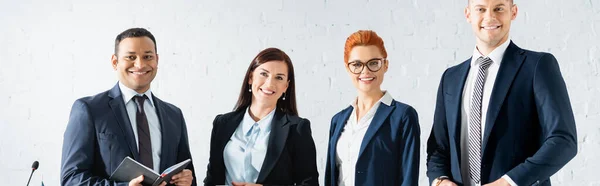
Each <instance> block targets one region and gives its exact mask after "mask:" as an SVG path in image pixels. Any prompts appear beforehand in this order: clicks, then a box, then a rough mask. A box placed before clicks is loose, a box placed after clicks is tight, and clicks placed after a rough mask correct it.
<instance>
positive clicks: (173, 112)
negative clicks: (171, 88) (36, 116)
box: [61, 84, 196, 186]
mask: <svg viewBox="0 0 600 186" xmlns="http://www.w3.org/2000/svg"><path fill="white" fill-rule="evenodd" d="M152 99H153V101H154V104H155V107H156V113H157V115H158V119H159V121H160V125H161V133H162V146H161V155H160V171H161V172H162V171H164V170H165V169H166V168H168V167H170V166H171V165H174V164H176V163H179V162H181V161H183V160H186V159H188V158H191V155H190V149H189V144H188V135H187V129H186V125H185V121H184V119H183V115H182V113H181V110H179V108H177V107H176V106H174V105H172V104H169V103H167V102H163V101H162V100H160V99H158V98H157V97H155V96H154V95H152ZM133 117H135V116H133ZM127 156H129V157H131V158H133V159H135V160H139V154H138V149H137V145H136V141H135V136H134V135H133V129H132V127H131V124H130V121H129V118H128V116H127V109H126V108H125V103H123V98H122V96H121V90H120V89H119V86H118V84H117V85H115V86H114V87H113V88H112V89H111V90H109V91H106V92H103V93H100V94H97V95H95V96H91V97H84V98H81V99H78V100H77V101H75V103H74V104H73V107H72V109H71V115H70V117H69V123H68V125H67V129H66V131H65V134H64V142H63V149H62V164H61V185H106V186H108V185H123V186H125V185H127V184H128V183H126V182H125V183H123V182H121V183H117V182H115V181H111V180H108V177H109V176H110V174H111V173H112V172H113V171H115V170H116V169H117V167H118V166H119V164H120V163H121V161H122V160H123V159H124V158H125V157H127ZM187 169H190V170H192V173H193V172H194V166H193V164H192V163H190V164H189V165H188V167H187ZM192 185H196V180H195V175H194V180H193V181H192Z"/></svg>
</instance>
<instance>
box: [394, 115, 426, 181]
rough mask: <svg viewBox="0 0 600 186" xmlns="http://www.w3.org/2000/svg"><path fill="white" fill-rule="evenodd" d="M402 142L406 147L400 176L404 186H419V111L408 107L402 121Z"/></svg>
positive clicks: (402, 153) (403, 149) (402, 157)
mask: <svg viewBox="0 0 600 186" xmlns="http://www.w3.org/2000/svg"><path fill="white" fill-rule="evenodd" d="M402 123H403V125H401V126H403V129H402V138H401V139H402V141H403V142H404V145H403V147H404V148H402V152H400V153H401V155H402V156H401V162H402V164H401V165H402V166H400V167H399V168H400V171H399V173H400V175H399V178H403V180H402V184H401V185H402V186H413V185H419V159H420V158H419V157H420V156H419V153H420V152H419V149H420V146H421V140H420V136H421V129H420V127H419V116H418V114H417V111H416V110H415V109H414V108H412V107H408V108H407V109H406V111H405V113H404V117H403V119H402Z"/></svg>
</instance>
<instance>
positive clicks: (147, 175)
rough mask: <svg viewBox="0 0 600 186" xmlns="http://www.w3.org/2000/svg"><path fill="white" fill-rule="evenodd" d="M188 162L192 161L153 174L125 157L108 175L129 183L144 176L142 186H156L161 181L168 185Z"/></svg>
mask: <svg viewBox="0 0 600 186" xmlns="http://www.w3.org/2000/svg"><path fill="white" fill-rule="evenodd" d="M190 162H192V160H191V159H187V160H185V161H182V162H179V163H178V164H175V165H173V166H171V167H169V168H167V169H165V171H163V172H162V174H158V173H156V172H154V170H152V169H150V168H148V167H146V166H144V165H142V164H141V163H139V162H137V161H135V160H133V159H131V158H130V157H125V159H123V161H122V162H121V164H119V167H117V170H115V172H113V173H112V175H110V178H109V179H110V180H114V181H122V182H129V181H131V180H132V179H134V178H137V177H138V176H140V175H144V181H143V182H142V183H143V184H144V185H152V186H157V185H160V183H162V182H163V181H164V182H167V183H169V181H171V177H173V176H174V175H175V174H177V173H179V172H181V171H182V170H183V169H184V168H185V167H187V165H188V164H190Z"/></svg>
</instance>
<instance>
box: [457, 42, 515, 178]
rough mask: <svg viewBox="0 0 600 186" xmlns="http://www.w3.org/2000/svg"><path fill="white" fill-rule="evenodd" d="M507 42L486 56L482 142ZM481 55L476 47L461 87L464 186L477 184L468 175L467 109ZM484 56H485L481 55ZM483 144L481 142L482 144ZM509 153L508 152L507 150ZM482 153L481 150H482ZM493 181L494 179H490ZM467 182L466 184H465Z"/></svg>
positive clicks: (461, 146) (468, 113)
mask: <svg viewBox="0 0 600 186" xmlns="http://www.w3.org/2000/svg"><path fill="white" fill-rule="evenodd" d="M508 44H510V38H509V39H507V40H506V41H505V42H504V43H502V44H501V45H500V46H498V47H497V48H496V49H494V50H493V51H492V52H490V53H489V55H488V56H487V57H489V58H490V59H491V60H492V61H493V62H492V64H491V65H490V67H489V68H488V69H487V76H486V77H485V82H484V83H483V98H482V100H481V134H482V135H481V141H482V142H483V135H484V131H485V126H486V124H487V123H486V122H487V110H488V106H489V103H490V96H491V94H492V89H493V88H494V83H495V81H496V76H497V75H498V70H499V69H500V63H501V62H502V58H503V57H504V52H506V48H508ZM482 56H483V55H482V54H481V53H480V52H479V50H478V49H477V47H475V49H474V50H473V57H472V58H471V69H470V70H469V74H468V75H467V80H466V82H465V85H464V89H463V97H462V105H461V109H460V110H461V128H460V130H461V133H460V150H461V155H462V156H461V157H460V158H461V161H460V162H461V165H460V166H461V173H462V177H463V180H464V181H463V182H464V183H465V186H469V185H472V186H475V185H477V184H476V183H475V182H474V181H473V180H472V179H471V178H470V176H469V149H468V143H469V137H468V134H469V123H468V121H469V115H470V114H471V113H470V112H469V111H470V110H471V99H472V95H473V86H474V84H475V80H476V79H477V73H478V70H477V69H479V66H480V65H481V63H477V59H479V57H482ZM483 57H484V58H485V57H486V56H483ZM482 145H483V144H482ZM507 153H510V152H507ZM482 155H483V152H482ZM502 178H504V179H506V180H507V181H508V182H509V183H510V184H511V185H512V186H516V185H517V184H515V183H514V182H513V181H512V179H510V177H508V175H504V176H502ZM491 181H495V180H491ZM467 184H468V185H467Z"/></svg>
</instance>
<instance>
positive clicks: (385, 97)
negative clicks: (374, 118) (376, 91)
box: [350, 90, 394, 108]
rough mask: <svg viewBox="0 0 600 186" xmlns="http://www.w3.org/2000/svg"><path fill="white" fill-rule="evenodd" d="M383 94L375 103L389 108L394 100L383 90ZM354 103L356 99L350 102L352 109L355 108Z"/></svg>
mask: <svg viewBox="0 0 600 186" xmlns="http://www.w3.org/2000/svg"><path fill="white" fill-rule="evenodd" d="M383 92H384V93H383V97H381V99H379V101H377V103H379V102H381V103H383V104H385V105H387V106H391V105H392V101H393V100H394V98H393V97H392V94H390V92H389V91H387V90H384V91H383ZM356 101H357V98H355V99H354V100H352V102H351V103H350V105H351V106H352V107H354V108H356Z"/></svg>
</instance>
